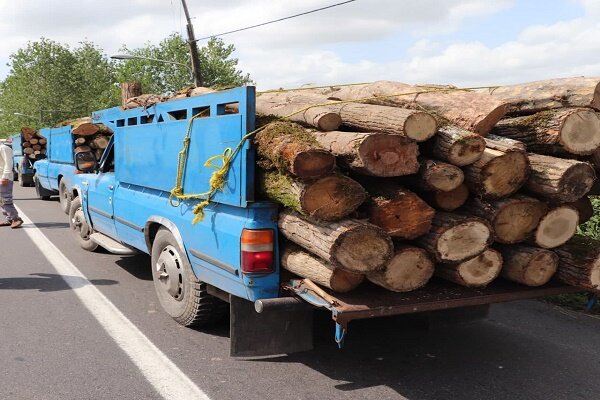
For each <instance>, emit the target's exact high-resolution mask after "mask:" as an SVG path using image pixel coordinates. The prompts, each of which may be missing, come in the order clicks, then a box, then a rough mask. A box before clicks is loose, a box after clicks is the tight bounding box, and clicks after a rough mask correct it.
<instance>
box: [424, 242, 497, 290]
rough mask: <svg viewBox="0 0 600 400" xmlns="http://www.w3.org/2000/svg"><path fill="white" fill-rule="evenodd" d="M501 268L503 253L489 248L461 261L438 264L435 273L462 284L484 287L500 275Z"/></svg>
mask: <svg viewBox="0 0 600 400" xmlns="http://www.w3.org/2000/svg"><path fill="white" fill-rule="evenodd" d="M501 269H502V255H501V254H500V252H498V251H496V250H494V249H491V248H488V249H485V250H484V251H483V252H482V253H481V254H478V255H476V256H475V257H473V258H470V259H468V260H465V261H462V262H459V263H450V264H438V265H436V267H435V275H436V276H439V277H440V278H443V279H446V280H449V281H451V282H454V283H456V284H457V285H461V286H466V287H484V286H487V285H488V284H489V283H490V282H492V281H493V280H494V279H496V278H497V277H498V274H499V273H500V270H501Z"/></svg>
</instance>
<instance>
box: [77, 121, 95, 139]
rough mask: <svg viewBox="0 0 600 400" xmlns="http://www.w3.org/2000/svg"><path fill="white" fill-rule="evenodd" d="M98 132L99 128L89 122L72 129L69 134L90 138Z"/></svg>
mask: <svg viewBox="0 0 600 400" xmlns="http://www.w3.org/2000/svg"><path fill="white" fill-rule="evenodd" d="M99 131H100V127H99V126H98V125H97V124H93V123H91V122H84V123H81V124H79V125H78V126H77V127H75V128H73V129H72V130H71V132H72V133H73V135H77V136H92V135H95V134H96V133H98V132H99Z"/></svg>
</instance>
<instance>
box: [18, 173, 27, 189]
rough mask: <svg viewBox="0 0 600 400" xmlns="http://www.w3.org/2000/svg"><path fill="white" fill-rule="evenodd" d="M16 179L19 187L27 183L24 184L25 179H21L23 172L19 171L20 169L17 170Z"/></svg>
mask: <svg viewBox="0 0 600 400" xmlns="http://www.w3.org/2000/svg"><path fill="white" fill-rule="evenodd" d="M17 179H18V180H19V186H21V187H25V186H27V185H26V184H25V181H24V180H23V174H22V173H21V171H20V170H19V171H17Z"/></svg>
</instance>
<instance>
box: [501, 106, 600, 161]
mask: <svg viewBox="0 0 600 400" xmlns="http://www.w3.org/2000/svg"><path fill="white" fill-rule="evenodd" d="M492 133H494V134H496V135H499V136H504V137H507V138H510V139H514V140H519V141H521V142H523V143H525V144H526V145H527V150H528V151H530V152H533V153H540V154H549V155H553V154H561V153H564V152H567V153H571V154H578V155H590V154H592V153H593V152H594V151H595V150H596V149H597V148H598V147H599V146H600V115H598V114H596V113H595V112H594V111H593V110H590V109H587V108H561V109H556V110H548V111H542V112H539V113H537V114H534V115H529V116H523V117H515V118H508V119H504V120H502V121H500V122H499V123H498V124H497V125H496V126H495V127H494V129H492Z"/></svg>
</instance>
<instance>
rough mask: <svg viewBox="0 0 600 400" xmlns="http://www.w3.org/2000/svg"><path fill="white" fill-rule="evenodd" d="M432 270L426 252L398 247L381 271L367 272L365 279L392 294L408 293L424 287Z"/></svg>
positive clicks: (432, 267) (431, 262)
mask: <svg viewBox="0 0 600 400" xmlns="http://www.w3.org/2000/svg"><path fill="white" fill-rule="evenodd" d="M433 270H434V265H433V261H432V260H431V258H430V257H429V254H427V251H425V250H423V249H421V248H419V247H414V246H405V245H399V246H396V249H395V252H394V257H393V258H392V260H391V261H390V262H389V263H388V264H387V265H386V266H385V267H383V269H380V270H377V271H373V272H369V273H368V274H367V279H368V280H369V281H371V282H373V283H374V284H376V285H379V286H381V287H383V288H385V289H387V290H391V291H393V292H409V291H411V290H416V289H418V288H420V287H423V286H425V284H426V283H427V282H428V281H429V279H430V278H431V276H432V275H433Z"/></svg>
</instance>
